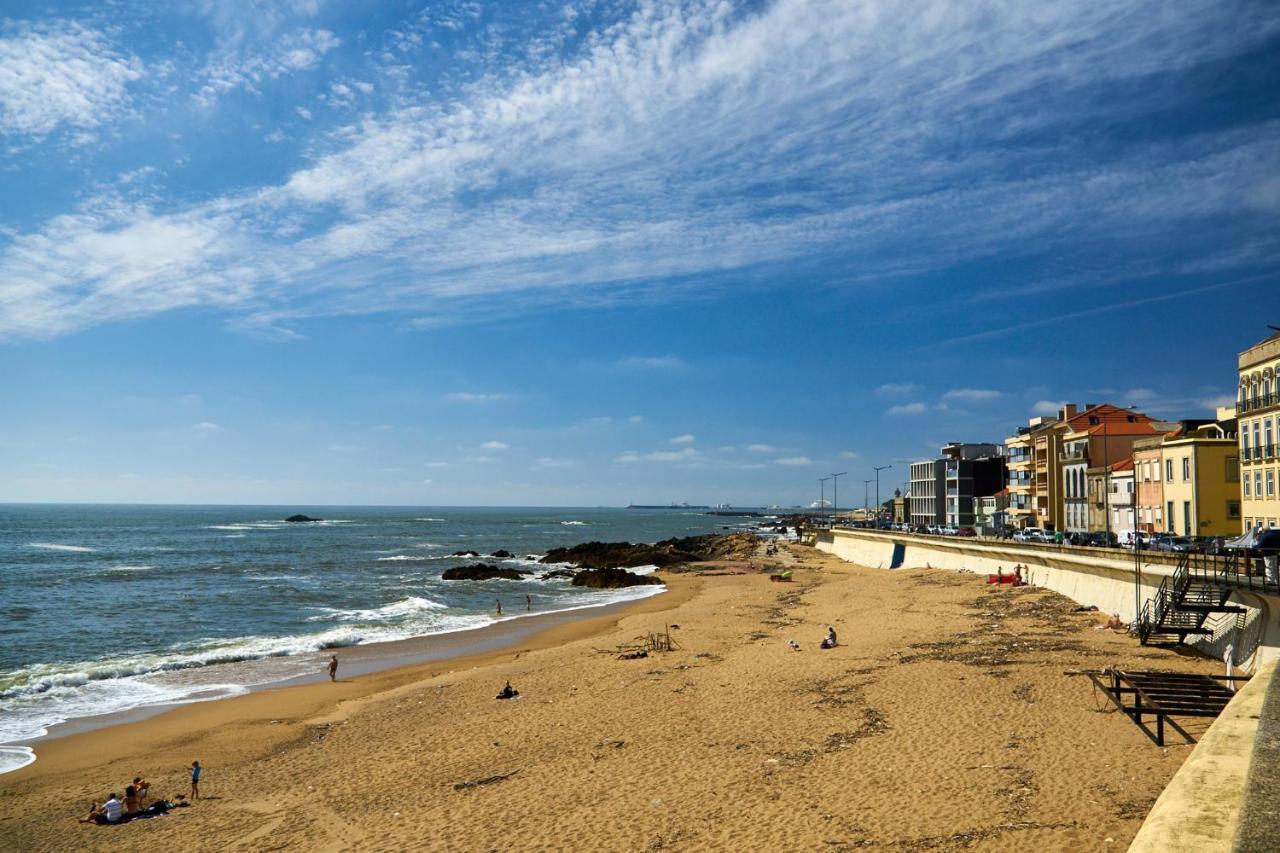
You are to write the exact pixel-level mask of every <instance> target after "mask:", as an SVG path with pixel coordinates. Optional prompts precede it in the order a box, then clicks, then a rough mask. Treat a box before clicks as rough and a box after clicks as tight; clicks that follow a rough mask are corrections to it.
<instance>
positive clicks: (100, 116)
mask: <svg viewBox="0 0 1280 853" xmlns="http://www.w3.org/2000/svg"><path fill="white" fill-rule="evenodd" d="M144 73H145V68H144V66H143V64H142V61H141V60H139V59H138V58H137V57H136V56H131V55H127V54H124V53H121V52H119V51H116V50H114V49H113V48H111V47H110V46H109V45H108V43H107V37H106V36H105V35H104V34H103V33H100V32H97V31H95V30H91V29H88V28H86V27H83V26H81V25H79V24H69V23H61V24H55V25H51V26H47V27H28V28H25V29H20V30H18V31H17V33H16V34H15V35H12V36H8V37H5V38H0V134H3V133H12V134H23V135H31V136H43V135H45V134H48V133H50V132H52V131H53V130H54V129H56V128H57V127H59V126H60V125H67V126H70V127H77V128H94V127H97V126H99V125H101V124H103V123H104V122H106V121H108V120H109V119H111V118H113V117H115V116H116V115H118V114H119V113H120V112H121V111H122V110H124V109H125V108H126V107H127V105H128V97H129V93H128V87H129V85H130V84H131V83H134V82H135V81H137V80H139V79H141V78H142V77H143V75H144Z"/></svg>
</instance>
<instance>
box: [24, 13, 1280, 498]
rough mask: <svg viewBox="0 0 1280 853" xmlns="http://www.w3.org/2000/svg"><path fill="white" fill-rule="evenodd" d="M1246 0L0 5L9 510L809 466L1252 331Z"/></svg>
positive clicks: (1252, 105)
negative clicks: (48, 504)
mask: <svg viewBox="0 0 1280 853" xmlns="http://www.w3.org/2000/svg"><path fill="white" fill-rule="evenodd" d="M1278 92H1280V8H1278V7H1277V6H1276V5H1275V4H1273V3H1266V2H1222V0H1215V2H1201V1H1200V0H1188V2H1184V3H1179V4H1174V5H1171V4H1167V3H1161V2H1145V0H1128V1H1127V2H1125V0H1119V2H1105V3H1102V2H1097V3H1095V2H1079V0H1076V2H1064V3H1014V2H1010V3H966V4H955V3H948V2H928V0H922V2H915V3H895V2H857V0H841V2H818V0H811V2H805V1H804V0H781V1H780V2H774V3H733V2H610V0H600V1H599V2H590V0H588V1H587V2H570V3H518V4H517V3H503V4H497V3H495V4H483V3H472V2H463V3H425V4H424V3H416V2H397V3H358V2H336V0H333V2H325V0H295V2H280V3H265V2H262V3H258V2H232V0H219V1H218V2H215V1H214V0H207V2H174V3H169V4H154V3H134V2H129V0H117V2H113V3H110V4H103V3H56V2H55V3H50V4H25V3H23V4H19V3H12V2H10V3H0V150H2V151H3V158H2V159H0V399H2V400H3V405H2V407H0V500H11V501H13V500H16V501H26V500H33V501H34V500H59V501H74V500H86V501H159V502H264V503H311V504H315V503H390V504H546V505H554V504H562V505H574V504H579V505H594V504H625V503H626V502H628V501H636V502H659V501H668V500H689V501H696V502H722V501H725V502H733V503H737V504H750V503H757V502H761V501H765V502H784V503H799V502H808V501H811V500H813V499H814V498H816V497H817V490H818V484H817V477H819V476H822V475H825V474H827V473H829V472H831V471H848V472H849V475H848V477H847V478H845V479H844V481H843V486H842V489H841V496H842V503H845V502H846V501H845V500H844V498H845V496H850V497H853V498H856V501H855V502H857V503H860V502H861V500H862V495H863V486H862V481H863V479H865V478H867V477H870V476H872V475H871V473H870V471H871V466H873V465H883V464H893V465H894V466H895V467H894V469H892V470H891V471H889V472H886V474H885V475H884V479H883V480H882V490H883V491H885V492H886V493H887V492H888V491H889V490H891V487H892V486H893V485H895V484H900V483H901V481H902V480H904V479H906V464H905V462H901V461H895V460H905V459H910V458H917V457H920V456H923V455H928V454H930V453H931V452H932V451H933V450H935V449H936V448H937V446H938V445H940V444H942V443H944V442H946V441H952V440H967V441H983V440H987V441H999V440H1001V439H1002V438H1003V437H1004V436H1005V435H1007V434H1008V433H1009V432H1010V431H1012V429H1013V428H1014V427H1016V426H1017V425H1018V424H1020V423H1025V421H1026V419H1027V418H1028V417H1031V416H1032V415H1034V414H1036V413H1039V412H1042V411H1047V410H1049V409H1051V408H1053V407H1054V406H1056V404H1057V403H1059V402H1061V401H1078V402H1082V403H1083V402H1092V401H1098V402H1100V401H1109V402H1114V403H1117V404H1120V405H1136V406H1139V407H1140V408H1142V409H1143V410H1144V411H1147V412H1149V413H1151V414H1154V415H1159V416H1164V417H1198V416H1205V415H1206V414H1208V413H1210V411H1211V409H1210V407H1211V406H1213V405H1214V404H1218V403H1222V402H1224V401H1226V400H1228V399H1229V398H1230V397H1231V396H1232V394H1233V389H1234V386H1235V378H1234V365H1235V355H1236V353H1237V352H1239V351H1240V350H1241V349H1244V348H1245V347H1247V346H1248V345H1250V344H1252V343H1253V342H1255V341H1256V340H1257V339H1260V338H1261V337H1264V336H1265V335H1266V334H1267V330H1266V328H1265V324H1266V323H1268V322H1270V323H1280V313H1272V312H1274V311H1275V308H1276V305H1277V301H1278V300H1277V294H1280V265H1278V264H1277V260H1278V259H1280V227H1278V226H1280V215H1278V214H1280V98H1277V93H1278Z"/></svg>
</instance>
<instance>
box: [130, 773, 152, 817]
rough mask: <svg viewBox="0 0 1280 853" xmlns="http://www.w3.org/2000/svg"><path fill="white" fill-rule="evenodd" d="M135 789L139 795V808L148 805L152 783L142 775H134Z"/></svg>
mask: <svg viewBox="0 0 1280 853" xmlns="http://www.w3.org/2000/svg"><path fill="white" fill-rule="evenodd" d="M133 789H134V791H135V792H136V793H137V795H138V808H140V809H145V808H146V807H147V794H149V793H150V792H151V783H150V782H148V781H147V780H146V779H143V778H142V777H141V776H134V777H133Z"/></svg>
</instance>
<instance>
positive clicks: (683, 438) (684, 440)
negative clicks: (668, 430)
mask: <svg viewBox="0 0 1280 853" xmlns="http://www.w3.org/2000/svg"><path fill="white" fill-rule="evenodd" d="M695 441H697V438H696V437H694V436H693V435H692V434H691V433H687V432H686V433H685V434H684V435H677V436H676V437H675V438H672V439H671V443H672V444H693V443H694V442H695Z"/></svg>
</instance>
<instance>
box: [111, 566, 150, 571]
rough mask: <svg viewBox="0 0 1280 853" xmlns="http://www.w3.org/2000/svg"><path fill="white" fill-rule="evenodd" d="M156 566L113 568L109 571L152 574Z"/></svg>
mask: <svg viewBox="0 0 1280 853" xmlns="http://www.w3.org/2000/svg"><path fill="white" fill-rule="evenodd" d="M154 569H155V566H112V567H111V568H109V569H107V571H109V572H150V571H153V570H154Z"/></svg>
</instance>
